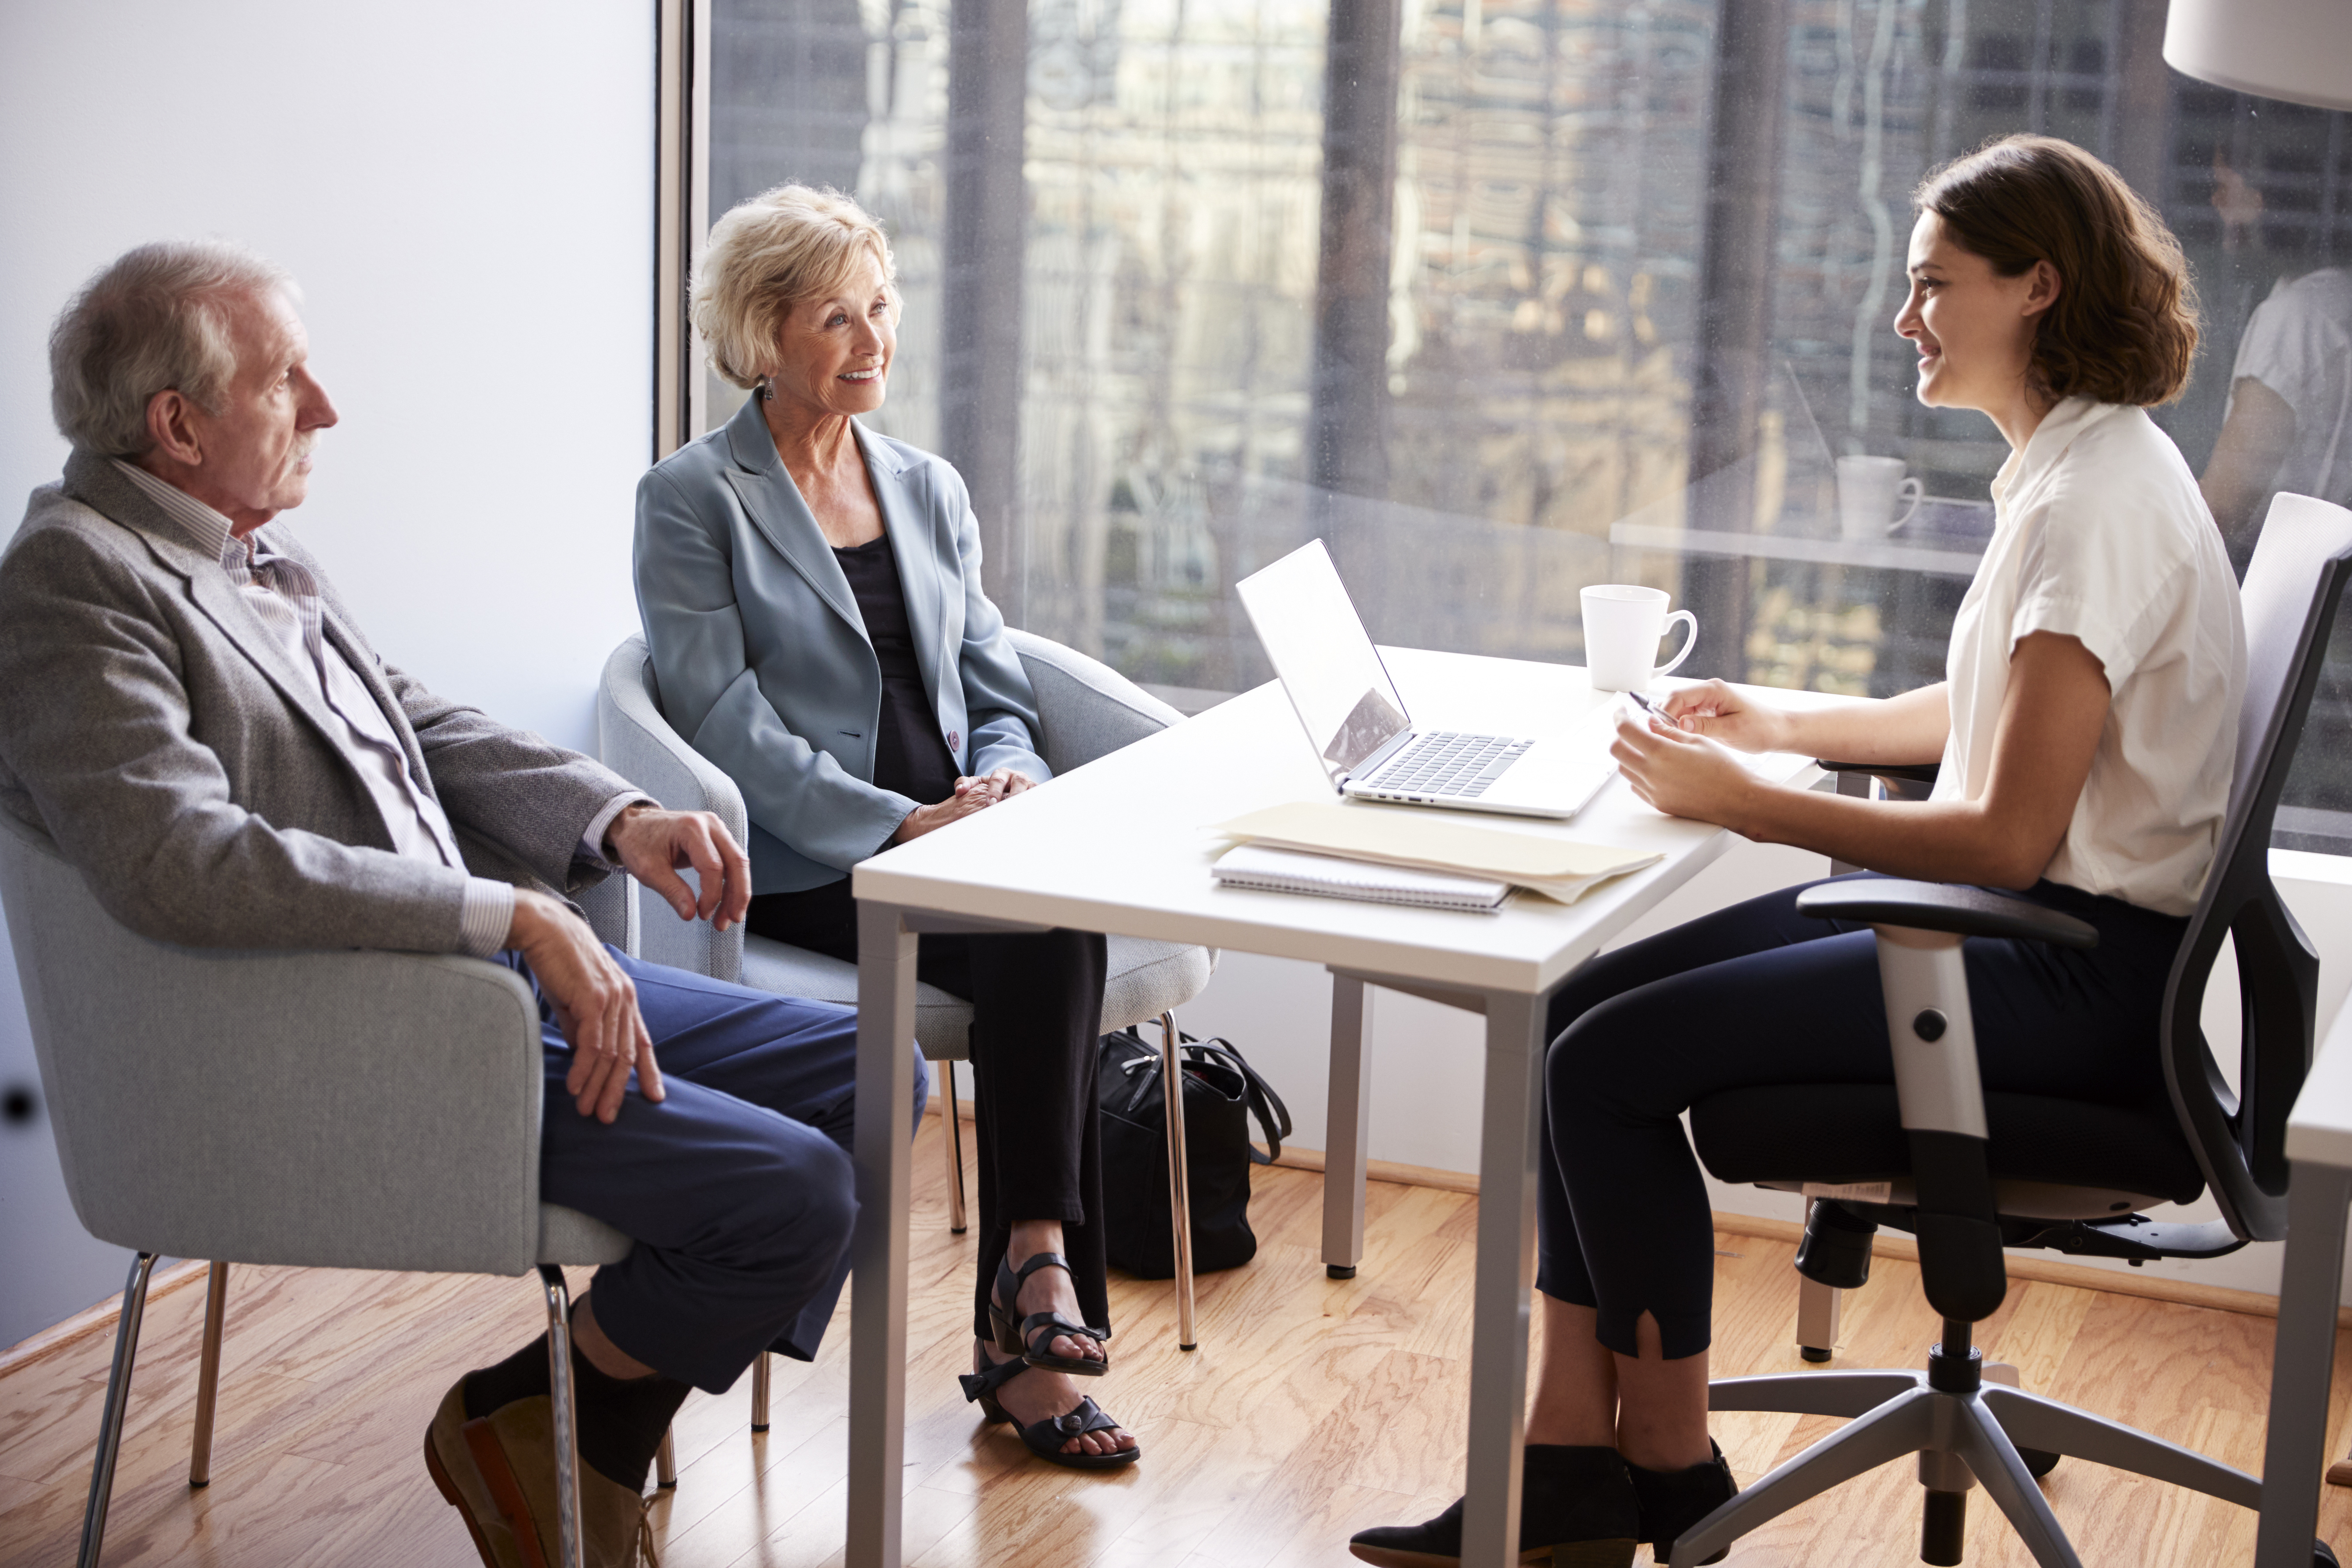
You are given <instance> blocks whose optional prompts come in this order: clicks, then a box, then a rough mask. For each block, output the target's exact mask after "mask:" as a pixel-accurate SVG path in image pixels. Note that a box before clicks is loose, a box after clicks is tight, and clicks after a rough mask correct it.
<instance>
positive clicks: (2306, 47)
mask: <svg viewBox="0 0 2352 1568" xmlns="http://www.w3.org/2000/svg"><path fill="white" fill-rule="evenodd" d="M2164 63H2165V64H2166V65H2168V66H2170V67H2171V68H2173V69H2174V70H2177V71H2179V72H2180V73H2181V74H2182V75H2184V76H2193V77H2195V78H2197V79H2199V80H2200V81H2210V82H2211V83H2212V84H2213V85H2214V86H2216V87H2226V88H2230V89H2234V90H2236V91H2238V92H2251V93H2253V94H2256V95H2257V96H2259V97H2263V98H2276V99H2284V100H2285V101H2287V102H2289V103H2307V104H2310V105H2311V106H2312V107H2313V108H2315V109H2352V0H2172V5H2171V9H2170V12H2169V13H2168V15H2167V16H2166V17H2165V20H2164Z"/></svg>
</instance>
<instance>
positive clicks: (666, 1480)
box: [654, 1426, 677, 1491]
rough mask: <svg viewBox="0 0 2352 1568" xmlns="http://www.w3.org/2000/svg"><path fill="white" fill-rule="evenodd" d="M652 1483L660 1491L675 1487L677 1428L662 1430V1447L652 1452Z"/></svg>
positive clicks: (671, 1427) (670, 1427) (669, 1427)
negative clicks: (653, 1482)
mask: <svg viewBox="0 0 2352 1568" xmlns="http://www.w3.org/2000/svg"><path fill="white" fill-rule="evenodd" d="M654 1481H655V1483H656V1485H658V1486H659V1487H660V1488H661V1489H662V1490H664V1491H668V1490H670V1489H672V1488H674V1487H676V1486H677V1427H675V1426H668V1427H665V1428H663V1430H662V1446H661V1447H659V1448H657V1449H656V1450H655V1451H654Z"/></svg>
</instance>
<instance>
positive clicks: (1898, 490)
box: [1886, 474, 1927, 533]
mask: <svg viewBox="0 0 2352 1568" xmlns="http://www.w3.org/2000/svg"><path fill="white" fill-rule="evenodd" d="M1895 497H1896V499H1897V500H1901V499H1903V498H1906V497H1908V498H1909V500H1910V502H1911V504H1910V505H1909V506H1906V507H1905V508H1904V509H1903V515H1902V516H1901V517H1898V518H1896V519H1895V521H1893V522H1890V523H1888V524H1887V525H1886V531H1887V532H1889V533H1892V532H1894V531H1895V530H1896V529H1898V528H1900V527H1902V526H1903V525H1904V524H1905V523H1906V522H1908V521H1911V520H1912V518H1913V517H1915V516H1916V515H1917V514H1918V510H1919V503H1920V502H1921V501H1922V500H1926V499H1927V486H1925V485H1923V484H1921V483H1920V482H1919V476H1918V475H1916V474H1912V475H1910V476H1908V477H1906V479H1904V481H1903V482H1902V483H1901V484H1899V485H1897V486H1895Z"/></svg>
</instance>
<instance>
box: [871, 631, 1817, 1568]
mask: <svg viewBox="0 0 2352 1568" xmlns="http://www.w3.org/2000/svg"><path fill="white" fill-rule="evenodd" d="M1383 653H1384V655H1385V657H1386V658H1387V659H1388V665H1389V670H1390V673H1391V676H1392V677H1393V678H1394V679H1395V681H1396V683H1397V686H1398V688H1399V689H1400V690H1401V692H1402V695H1403V696H1404V699H1405V701H1406V703H1407V704H1408V705H1409V707H1410V708H1411V709H1412V713H1413V716H1414V719H1415V721H1416V722H1417V723H1420V724H1422V725H1423V726H1425V727H1439V728H1458V729H1475V730H1482V731H1495V732H1504V733H1509V732H1514V731H1516V732H1518V733H1525V734H1534V735H1538V736H1542V735H1544V734H1546V733H1553V734H1561V735H1565V734H1568V733H1569V732H1570V731H1572V730H1574V729H1576V728H1577V727H1578V725H1579V724H1580V721H1585V720H1586V718H1587V716H1588V715H1589V714H1591V712H1592V710H1594V709H1596V708H1598V707H1600V706H1602V705H1604V704H1607V703H1609V702H1612V701H1613V700H1614V699H1612V698H1610V697H1608V696H1606V695H1605V694H1596V693H1594V692H1593V691H1591V689H1590V688H1589V687H1588V686H1587V685H1586V682H1585V679H1584V671H1583V670H1581V669H1580V668H1574V667H1571V666H1562V665H1544V664H1531V663H1523V662H1518V661H1514V660H1505V659H1493V658H1475V657H1472V656H1468V655H1461V654H1439V653H1430V652H1424V651H1418V650H1412V649H1384V650H1383ZM1774 696H1775V698H1776V700H1783V701H1799V702H1801V701H1805V700H1808V699H1807V698H1806V696H1805V694H1802V693H1796V692H1778V693H1775V694H1774ZM1813 700H1820V701H1829V700H1832V699H1829V698H1819V699H1813ZM1587 728H1588V731H1589V729H1590V726H1589V725H1588V726H1587ZM1759 771H1760V772H1762V773H1765V774H1766V775H1767V776H1769V777H1773V778H1776V779H1780V780H1784V781H1788V782H1792V783H1798V782H1809V780H1810V777H1811V774H1812V773H1813V770H1812V765H1811V762H1810V761H1808V760H1806V759H1803V758H1798V757H1776V758H1769V759H1759ZM1331 798H1332V795H1331V792H1330V786H1329V784H1328V782H1327V781H1326V779H1325V778H1324V776H1323V773H1322V771H1321V769H1320V767H1319V766H1318V764H1317V763H1316V761H1315V757H1314V754H1313V752H1312V751H1311V750H1310V748H1309V746H1308V744H1307V739H1306V736H1305V734H1304V733H1303V732H1302V731H1300V729H1299V727H1298V723H1297V720H1296V719H1295V718H1294V717H1293V716H1292V712H1291V710H1290V706H1289V703H1288V701H1287V700H1286V698H1285V697H1284V695H1283V693H1282V691H1281V689H1279V688H1278V687H1276V686H1273V685H1267V686H1264V687H1261V688H1259V689H1256V690H1255V691H1251V692H1247V693H1244V695H1242V696H1240V697H1237V698H1235V699H1234V700H1232V701H1230V702H1226V703H1223V704H1222V705H1220V706H1219V707H1216V708H1213V709H1211V710H1209V711H1207V712H1205V713H1202V714H1200V715H1198V716H1197V717H1194V718H1192V719H1189V720H1187V721H1184V722H1183V723H1181V724H1180V725H1177V726H1176V727H1174V728H1172V729H1170V730H1167V731H1162V732H1161V733H1160V734H1158V735H1154V736H1152V737H1150V739H1147V740H1144V741H1141V742H1137V743H1136V744H1134V745H1132V746H1129V747H1127V748H1126V749H1124V750H1122V751H1119V752H1114V753H1112V754H1111V755H1109V756H1108V757H1105V758H1103V759H1101V760H1100V761H1098V762H1096V763H1091V764H1090V765H1088V766H1087V767H1084V768H1081V769H1078V770H1077V771H1076V772H1074V773H1070V774H1068V775H1067V776H1066V777H1063V778H1060V779H1056V780H1055V782H1054V783H1053V784H1051V785H1050V786H1049V787H1047V788H1045V789H1040V790H1037V791H1035V792H1034V793H1032V794H1028V795H1020V796H1016V797H1015V798H1013V799H1012V800H1009V801H1006V802H1004V803H1003V804H1002V805H996V806H993V807H992V808H990V809H989V810H988V811H986V812H984V813H982V814H981V815H980V816H976V817H972V818H969V819H967V820H966V821H964V822H962V823H961V824H959V825H957V826H956V827H955V828H953V829H952V830H951V831H946V832H941V833H937V834H932V835H929V836H927V837H922V838H919V839H917V840H915V841H914V842H913V843H911V844H907V845H902V846H900V847H898V848H895V849H892V850H890V851H889V852H888V853H887V854H884V855H879V856H877V857H876V858H873V859H871V860H867V861H866V862H865V863H864V864H862V865H860V866H859V867H858V868H857V869H856V873H855V880H854V882H853V884H852V885H853V888H854V890H855V892H856V897H857V900H858V948H859V964H858V1037H857V1039H858V1045H857V1053H858V1054H857V1103H858V1104H859V1105H861V1106H885V1107H887V1106H896V1105H904V1104H905V1103H906V1102H907V1098H908V1095H910V1094H911V1093H913V1091H914V1083H913V1076H912V1075H913V1071H914V1068H913V1061H912V1058H911V1057H910V1056H909V1055H908V1051H907V1049H906V1042H907V1041H908V1039H909V1038H911V1037H913V1034H914V1021H915V1012H914V1007H915V963H914V958H915V942H916V936H917V933H918V932H920V931H975V930H991V929H995V930H1003V929H1006V928H1007V927H1013V928H1015V929H1017V928H1019V927H1022V926H1027V927H1029V928H1031V929H1035V928H1039V927H1055V926H1058V927H1063V928H1067V929H1073V930H1079V931H1103V932H1105V933H1108V934H1118V935H1126V936H1137V937H1151V938H1158V939H1160V940H1161V941H1167V942H1190V943H1201V944H1205V945H1208V946H1212V947H1221V948H1236V949H1240V950H1242V951H1244V952H1260V953H1266V954H1270V955H1274V956H1276V957H1283V958H1297V959H1304V960H1307V962H1309V963H1320V964H1323V965H1325V966H1326V967H1327V968H1328V969H1329V970H1330V971H1331V973H1332V974H1333V976H1334V997H1333V1007H1332V1070H1331V1104H1330V1110H1331V1119H1330V1132H1329V1137H1328V1142H1329V1143H1330V1148H1329V1149H1328V1152H1327V1156H1326V1166H1325V1173H1324V1259H1325V1264H1326V1266H1327V1267H1328V1268H1331V1269H1332V1270H1334V1271H1335V1272H1337V1271H1346V1272H1352V1271H1353V1269H1354V1267H1355V1265H1356V1263H1357V1262H1358V1260H1359V1259H1360V1257H1361V1254H1362V1247H1363V1176H1364V1158H1365V1155H1364V1133H1365V1124H1366V1112H1367V1110H1368V1108H1369V1097H1368V1095H1367V1094H1366V1092H1365V1090H1366V1087H1367V1086H1366V1079H1365V1069H1366V1065H1367V1064H1366V1053H1365V1051H1364V1049H1363V1045H1364V1042H1363V1035H1362V1020H1363V1005H1362V994H1363V993H1362V988H1363V986H1364V984H1366V983H1370V984H1379V985H1384V986H1388V987H1391V988H1392V989H1396V990H1402V991H1410V992H1412V993H1413V994H1417V995H1422V996H1426V997H1430V998H1433V999H1434V1000H1437V1001H1441V1002H1444V1003H1448V1004H1451V1005H1456V1006H1461V1007H1465V1008H1468V1009H1470V1010H1473V1011H1476V1012H1480V1013H1483V1014H1484V1015H1485V1016H1486V1078H1485V1092H1484V1098H1483V1115H1484V1119H1485V1121H1484V1127H1483V1130H1482V1132H1481V1136H1480V1143H1479V1189H1478V1191H1479V1203H1478V1235H1477V1246H1478V1261H1477V1277H1476V1281H1475V1306H1474V1309H1473V1319H1472V1322H1473V1341H1472V1352H1471V1378H1470V1447H1469V1497H1468V1506H1467V1511H1466V1515H1465V1527H1464V1557H1463V1560H1464V1562H1465V1563H1476V1564H1482V1565H1485V1568H1507V1565H1509V1564H1512V1563H1517V1556H1518V1554H1517V1550H1516V1543H1517V1533H1518V1509H1519V1450H1520V1445H1521V1442H1522V1436H1523V1434H1522V1427H1523V1424H1524V1420H1525V1409H1524V1406H1525V1398H1526V1388H1527V1346H1528V1310H1529V1297H1530V1288H1531V1285H1532V1283H1533V1270H1534V1258H1535V1203H1534V1196H1535V1181H1536V1163H1535V1161H1536V1153H1537V1140H1536V1126H1537V1114H1538V1109H1539V1106H1540V1096H1541V1079H1540V1077H1539V1074H1540V1071H1541V1067H1542V1058H1543V1047H1544V1045H1545V1043H1546V1038H1545V1035H1546V1031H1545V1027H1544V1018H1545V1009H1546V1005H1547V1004H1548V1002H1549V997H1550V994H1551V993H1552V992H1553V991H1554V990H1555V989H1556V988H1557V987H1558V986H1559V984H1560V983H1561V982H1562V981H1563V980H1565V979H1566V978H1567V977H1568V975H1569V974H1570V973H1571V972H1572V971H1573V970H1575V969H1576V968H1577V966H1578V965H1580V964H1581V963H1583V962H1584V961H1585V960H1586V959H1588V958H1590V957H1591V956H1592V954H1593V953H1595V952H1598V951H1599V950H1600V949H1601V947H1602V946H1603V945H1604V944H1606V943H1607V942H1609V941H1610V939H1611V938H1612V937H1613V936H1615V935H1616V934H1617V933H1618V932H1620V931H1623V930H1624V929H1625V927H1626V926H1627V925H1628V924H1630V923H1631V922H1632V921H1634V920H1635V919H1637V918H1638V917H1639V916H1641V915H1642V914H1643V912H1645V911H1646V910H1649V909H1650V908H1652V907H1653V906H1654V905H1655V904H1656V903H1657V902H1658V900H1661V899H1662V898H1664V896H1665V895H1666V894H1667V893H1669V892H1671V891H1672V890H1673V889H1675V888H1676V887H1679V886H1680V885H1681V884H1682V883H1683V882H1685V881H1686V880H1688V879H1689V878H1690V877H1691V876H1692V875H1693V874H1695V873H1696V871H1698V869H1699V868H1701V867H1703V866H1705V865H1706V864H1707V863H1708V862H1709V861H1711V860H1713V859H1714V858H1716V857H1717V855H1719V854H1721V853H1722V852H1723V850H1724V849H1725V848H1726V847H1727V846H1728V843H1729V841H1730V837H1731V836H1730V835H1729V834H1728V833H1727V832H1725V831H1723V830H1722V829H1719V828H1716V827H1710V826H1706V825H1704V824H1701V823H1696V822H1685V821H1680V820H1676V819H1674V818H1669V817H1665V816H1660V815H1658V814H1657V813H1656V812H1654V811H1652V810H1650V809H1649V808H1648V807H1646V806H1643V805H1642V804H1641V803H1640V802H1638V801H1637V800H1635V799H1634V798H1633V795H1632V793H1631V791H1630V790H1629V789H1628V788H1627V787H1626V785H1625V784H1624V783H1623V782H1622V780H1616V779H1612V781H1611V782H1610V783H1609V784H1608V786H1607V787H1606V788H1605V789H1604V790H1603V791H1602V792H1601V795H1600V796H1599V798H1597V799H1596V800H1595V801H1594V802H1593V804H1592V805H1590V806H1588V807H1587V808H1586V809H1585V810H1584V811H1583V812H1582V813H1581V814H1580V816H1578V817H1577V819H1576V820H1575V821H1574V822H1572V823H1560V824H1553V823H1545V822H1538V821H1535V820H1531V819H1527V818H1505V817H1478V818H1475V819H1474V820H1477V821H1482V822H1490V823H1493V824H1495V825H1496V826H1507V827H1512V828H1517V829H1518V830H1521V831H1525V832H1530V833H1545V834H1556V835H1559V836H1561V837H1574V838H1585V839H1590V840H1592V841H1595V842H1601V843H1607V844H1612V845H1617V846H1622V847H1628V848H1636V849H1644V850H1656V851H1658V852H1659V853H1661V854H1663V855H1664V857H1665V858H1664V861H1663V862H1662V863H1661V864H1659V865H1657V866H1654V867H1652V868H1649V869H1647V870H1645V871H1642V872H1638V873H1636V874H1634V875H1633V876H1630V877H1626V878H1622V879H1619V880H1617V881H1615V882H1613V883H1610V884H1607V885H1604V886H1603V887H1601V888H1600V889H1595V890H1594V891H1593V892H1591V893H1589V894H1587V895H1586V896H1585V897H1584V898H1583V899H1582V900H1580V901H1579V902H1578V903H1576V904H1574V905H1570V906H1563V905H1559V904H1555V903H1552V902H1550V901H1549V900H1542V899H1538V898H1535V897H1533V896H1531V895H1528V894H1524V893H1522V894H1519V895H1517V896H1515V897H1514V899H1513V900H1511V902H1510V903H1509V904H1508V905H1507V907H1506V908H1505V910H1503V911H1502V912H1501V913H1500V914H1496V915H1480V914H1468V913H1460V912H1455V911H1449V910H1420V909H1411V908H1402V907H1397V906H1391V905H1381V904H1369V903H1357V902H1350V901H1348V900H1338V899H1314V898H1300V897H1297V896H1293V895H1288V894H1282V893H1265V892H1251V891H1244V890H1240V889H1219V888H1217V887H1216V886H1214V884H1213V882H1212V880H1211V879H1210V876H1209V863H1210V862H1211V860H1213V858H1215V856H1216V855H1217V854H1218V852H1219V851H1220V850H1221V849H1222V848H1223V840H1220V839H1219V838H1217V837H1215V836H1214V835H1213V834H1212V833H1211V832H1209V831H1208V829H1209V828H1210V827H1211V826H1213V825H1214V824H1216V823H1219V822H1223V821H1225V820H1226V819H1228V818H1230V817H1233V816H1238V815H1239V814H1241V813H1242V812H1244V811H1249V810H1253V809H1255V808H1256V807H1259V806H1264V805H1275V804H1277V803H1280V802H1283V801H1290V800H1311V799H1322V800H1328V799H1331ZM1362 809H1366V810H1396V809H1413V808H1411V807H1381V806H1367V807H1363V808H1362ZM856 1166H857V1197H858V1203H859V1215H858V1225H857V1238H856V1260H855V1261H856V1273H855V1275H854V1280H855V1284H854V1288H853V1291H852V1298H851V1312H850V1332H851V1344H850V1418H849V1419H850V1426H849V1540H848V1554H847V1562H848V1564H849V1568H897V1564H898V1562H899V1530H900V1522H901V1487H902V1483H903V1475H902V1457H903V1447H904V1436H905V1408H906V1367H907V1354H906V1349H907V1346H906V1337H907V1330H906V1322H907V1318H906V1307H907V1273H908V1268H907V1226H908V1197H909V1193H910V1189H911V1177H910V1173H909V1152H908V1142H907V1137H906V1131H905V1127H904V1124H903V1122H902V1121H900V1120H899V1119H898V1118H897V1117H895V1116H873V1117H866V1116H861V1117H859V1118H858V1120H857V1134H856ZM1365 1522H1366V1523H1367V1524H1378V1523H1383V1522H1393V1521H1381V1520H1367V1521H1365Z"/></svg>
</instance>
